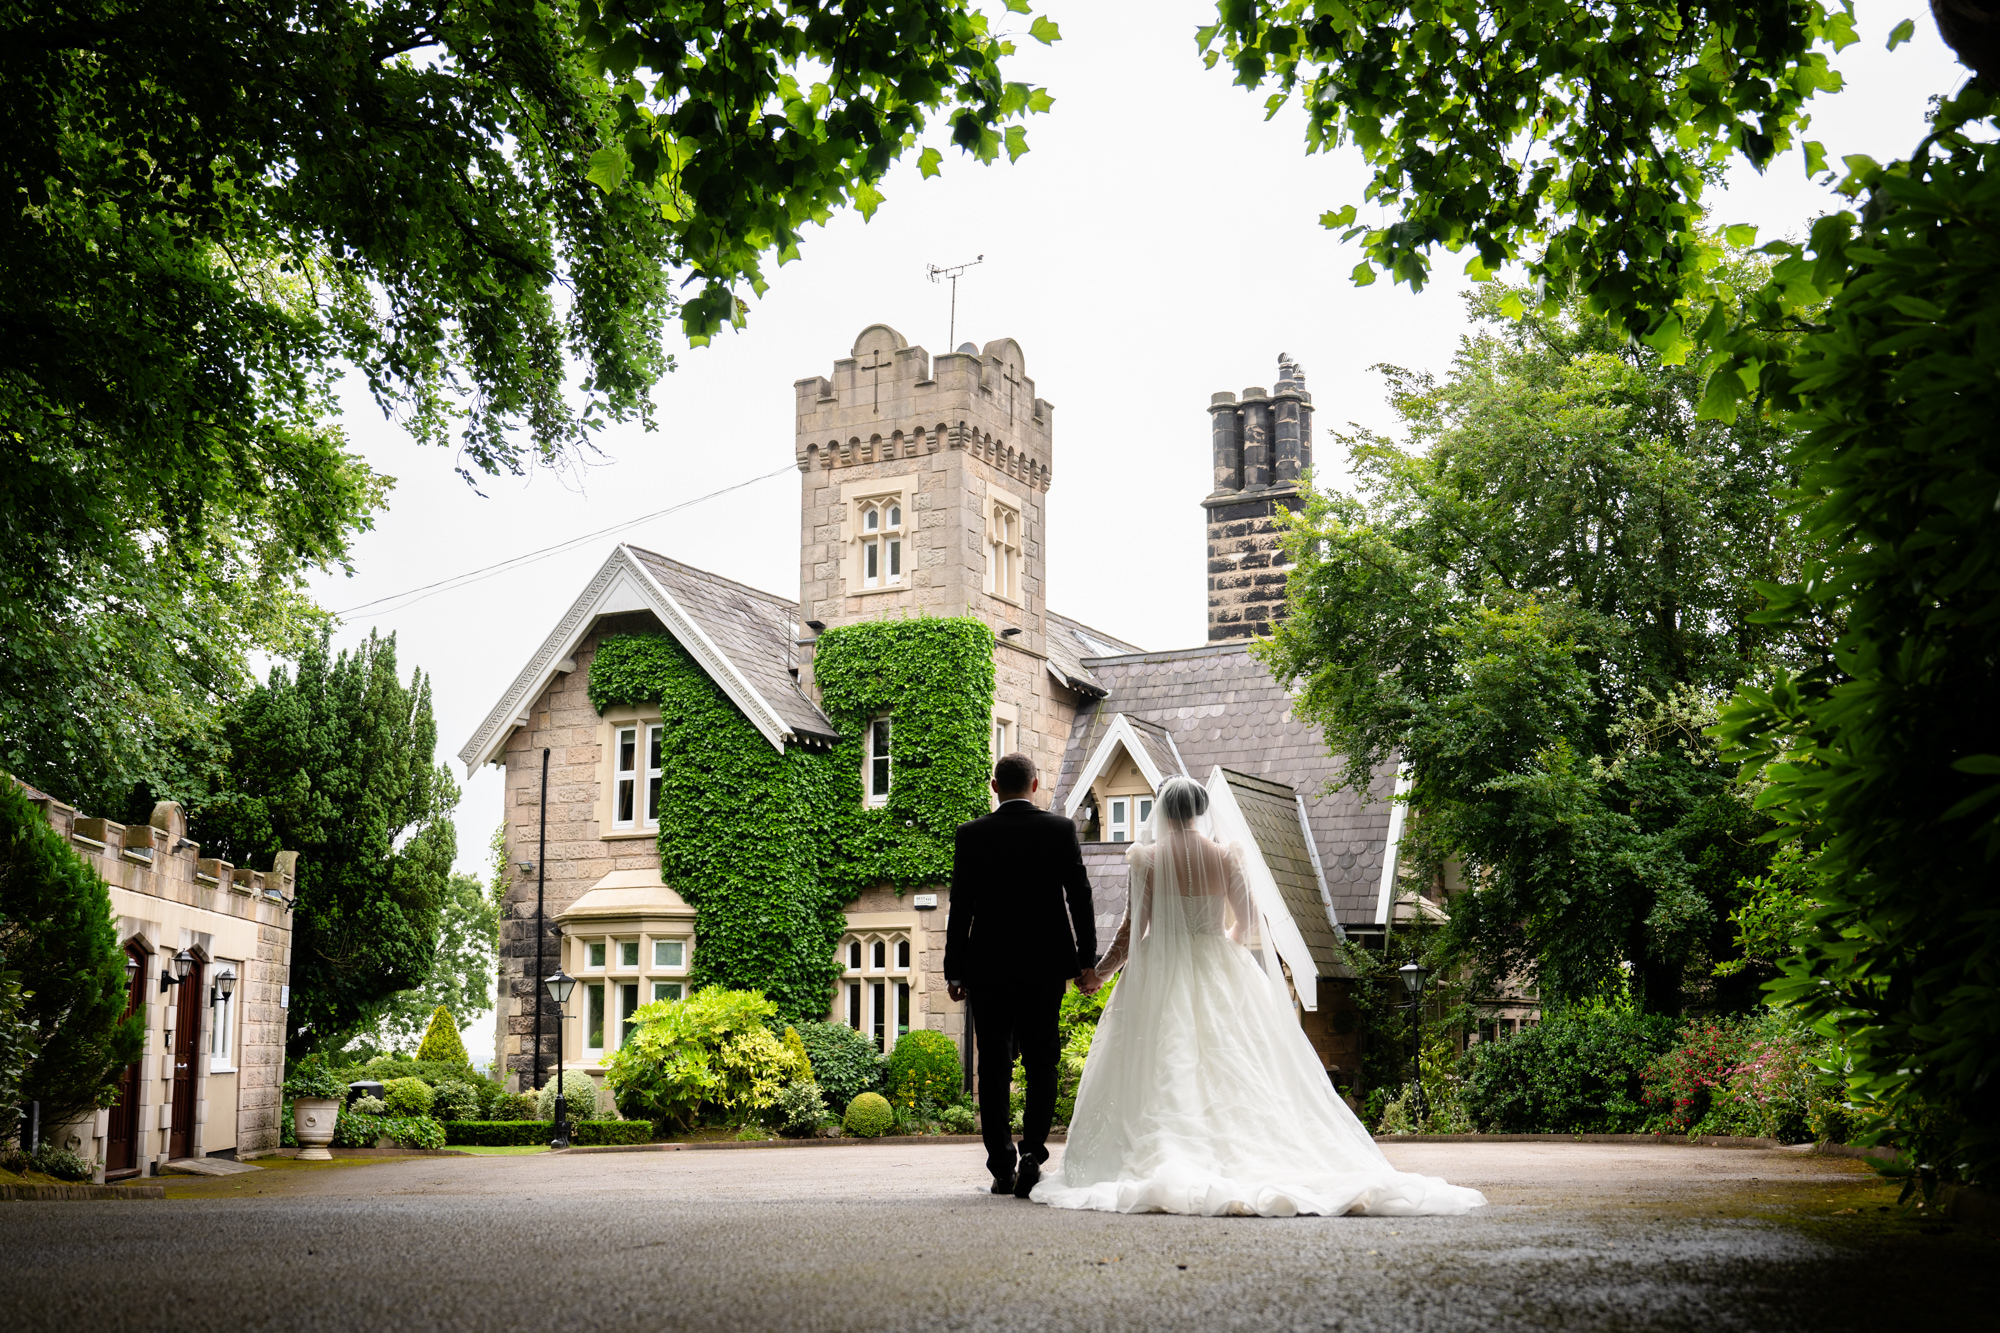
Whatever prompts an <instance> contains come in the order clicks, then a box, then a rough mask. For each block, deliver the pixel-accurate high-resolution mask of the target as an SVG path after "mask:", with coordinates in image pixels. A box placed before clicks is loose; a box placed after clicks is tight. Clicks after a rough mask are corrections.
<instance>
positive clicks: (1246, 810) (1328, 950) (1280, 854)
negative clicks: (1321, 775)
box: [1222, 768, 1346, 976]
mask: <svg viewBox="0 0 2000 1333" xmlns="http://www.w3.org/2000/svg"><path fill="white" fill-rule="evenodd" d="M1222 780H1223V781H1224V782H1227V783H1228V784H1229V790H1230V791H1231V793H1233V794H1234V795H1235V797H1236V807H1237V809H1239V810H1241V811H1242V812H1243V819H1244V822H1245V823H1247V824H1249V825H1250V836H1252V837H1253V838H1255V839H1256V840H1257V850H1258V851H1260V852H1262V853H1263V856H1264V864H1265V865H1266V866H1269V867H1270V870H1271V878H1273V879H1275V880H1276V881H1277V882H1278V892H1279V893H1280V894H1281V895H1283V897H1284V899H1285V907H1286V908H1287V909H1288V910H1289V911H1290V912H1291V914H1292V920H1293V921H1294V922H1295V923H1297V925H1298V928H1299V934H1300V935H1302V936H1304V937H1305V941H1306V949H1307V951H1308V952H1309V953H1311V954H1312V960H1313V964H1314V966H1316V967H1317V968H1318V969H1319V972H1320V975H1321V976H1341V975H1344V974H1345V973H1346V966H1345V964H1343V963H1342V961H1341V958H1340V950H1339V947H1338V944H1339V936H1338V935H1336V934H1335V933H1334V928H1333V924H1332V923H1331V922H1330V921H1328V920H1327V915H1326V900H1325V899H1323V898H1321V897H1320V891H1319V874H1318V872H1316V871H1315V870H1314V869H1313V862H1312V852H1311V850H1310V849H1309V848H1308V847H1307V846H1306V832H1305V830H1304V829H1303V828H1301V827H1299V802H1298V797H1297V796H1296V795H1295V794H1294V793H1293V792H1292V789H1291V788H1290V787H1287V786H1285V785H1284V784H1283V783H1278V782H1267V781H1265V780H1264V779H1263V778H1253V777H1250V776H1249V775H1248V774H1244V773H1236V772H1232V771H1231V770H1229V769H1226V768H1225V769H1224V770H1222Z"/></svg>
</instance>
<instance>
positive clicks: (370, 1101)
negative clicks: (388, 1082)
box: [347, 1096, 389, 1115]
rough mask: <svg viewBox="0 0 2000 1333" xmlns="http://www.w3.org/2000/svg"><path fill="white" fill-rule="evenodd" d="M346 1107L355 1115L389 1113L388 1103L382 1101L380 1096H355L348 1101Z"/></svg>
mask: <svg viewBox="0 0 2000 1333" xmlns="http://www.w3.org/2000/svg"><path fill="white" fill-rule="evenodd" d="M347 1109H348V1110H350V1111H352V1112H354V1113H355V1114H356V1115H387V1114H389V1103H387V1102H385V1101H383V1100H382V1099H381V1098H380V1097H373V1096H362V1097H356V1098H355V1099H354V1100H353V1101H351V1102H349V1103H348V1104H347Z"/></svg>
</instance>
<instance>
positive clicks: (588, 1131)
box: [444, 1120, 653, 1148]
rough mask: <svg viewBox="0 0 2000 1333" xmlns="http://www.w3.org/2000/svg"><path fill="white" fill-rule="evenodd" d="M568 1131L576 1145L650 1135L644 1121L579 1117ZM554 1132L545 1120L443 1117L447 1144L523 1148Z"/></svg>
mask: <svg viewBox="0 0 2000 1333" xmlns="http://www.w3.org/2000/svg"><path fill="white" fill-rule="evenodd" d="M570 1130H571V1133H570V1138H569V1141H570V1142H571V1143H573V1144H575V1145H577V1146H578V1147H592V1146H595V1145H598V1144H606V1143H648V1142H651V1141H652V1137H653V1125H652V1122H651V1121H648V1120H579V1121H574V1122H572V1124H571V1126H570ZM554 1135H555V1125H554V1124H553V1123H552V1122H550V1121H547V1120H447V1121H445V1125H444V1141H445V1144H446V1146H448V1147H461V1148H527V1147H532V1146H534V1145H535V1144H538V1143H547V1142H548V1141H549V1140H550V1139H551V1138H552V1137H554Z"/></svg>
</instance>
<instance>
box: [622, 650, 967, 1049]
mask: <svg viewBox="0 0 2000 1333" xmlns="http://www.w3.org/2000/svg"><path fill="white" fill-rule="evenodd" d="M813 673H814V677H815V679H816V680H817V682H818V684H819V688H820V692H821V702H822V706H823V707H824V709H825V710H826V713H827V715H828V717H830V718H831V719H832V720H833V722H834V724H835V725H836V726H838V727H839V728H840V731H841V736H842V739H841V740H839V741H838V742H836V743H835V745H834V747H833V749H832V751H831V752H827V751H809V750H807V749H804V748H803V747H798V746H793V747H790V748H788V749H786V750H785V752H784V753H783V754H778V753H775V752H774V751H773V750H772V748H771V746H770V744H769V742H767V741H765V740H764V739H763V737H762V736H761V735H759V734H758V733H757V731H756V729H755V728H754V727H752V726H751V724H750V722H749V720H748V719H747V718H745V717H744V716H743V714H742V713H741V712H740V711H739V710H738V709H737V708H736V706H735V704H734V703H732V702H731V701H730V700H729V698H728V697H727V696H726V695H724V694H723V693H722V691H721V690H720V689H718V688H717V687H716V686H715V684H714V682H712V681H711V680H710V679H709V678H708V676H707V675H706V674H704V673H703V671H702V669H701V667H700V666H699V665H698V664H697V663H696V662H695V661H694V659H693V658H691V657H689V656H688V654H687V653H686V652H685V651H684V650H683V649H682V648H681V647H680V645H679V644H678V643H676V642H675V641H674V640H673V639H672V638H671V637H670V636H668V635H664V634H660V635H614V636H611V637H608V638H606V639H604V640H603V641H602V642H600V643H599V645H598V648H597V652H596V656H595V657H594V658H593V660H592V662H591V665H590V699H591V703H592V705H593V706H595V707H596V708H598V709H599V710H602V709H604V708H606V707H609V706H611V705H612V704H617V703H648V704H651V703H657V704H659V705H660V708H661V713H662V715H663V717H665V718H666V719H667V721H666V723H665V725H666V728H667V734H666V737H665V740H664V744H663V746H662V750H663V754H664V756H665V759H666V764H665V772H664V775H663V788H662V794H661V800H660V810H661V815H660V843H659V845H660V864H661V867H662V870H661V873H662V875H663V876H664V877H665V878H666V881H667V882H668V883H669V884H671V885H673V887H674V888H675V889H676V891H678V892H679V893H680V894H681V895H682V896H683V897H684V898H686V899H687V901H688V902H689V903H691V904H693V905H694V908H695V910H696V912H697V914H698V915H697V918H696V934H697V937H698V939H699V941H700V943H699V945H698V947H697V948H696V949H695V955H694V964H693V968H694V970H693V979H694V983H695V985H697V986H715V985H722V986H731V987H738V988H748V989H754V990H758V991H761V992H763V993H764V994H765V995H768V996H769V997H770V998H771V1000H772V1001H773V1002H774V1003H775V1004H776V1005H777V1006H778V1008H779V1012H780V1013H782V1014H783V1015H784V1016H785V1017H786V1018H787V1019H788V1020H790V1021H795V1022H805V1021H808V1020H810V1019H814V1018H818V1017H821V1016H823V1015H824V1014H825V1013H826V1008H827V995H828V988H829V987H830V986H831V985H832V984H833V979H834V977H835V976H836V975H837V974H838V972H839V969H840V964H839V962H838V960H837V959H836V958H835V956H834V954H835V946H836V945H837V944H838V943H839V939H840V932H841V930H842V929H843V927H844V925H845V917H844V916H843V914H842V910H841V909H842V908H843V906H844V905H845V904H847V903H848V902H850V901H851V900H852V899H853V898H854V897H855V896H856V895H857V894H859V893H860V892H861V891H862V890H864V889H867V888H870V887H874V886H877V885H888V886H891V887H893V888H895V889H897V890H899V891H900V890H902V889H905V888H909V887H913V886H918V885H933V884H941V883H944V882H945V881H946V880H947V879H948V878H949V877H950V874H951V851H952V833H953V831H954V830H955V829H956V828H957V827H958V825H959V824H961V823H963V822H964V821H966V820H968V819H971V818H973V817H974V816H975V815H977V814H981V813H984V812H985V810H986V808H987V800H986V792H987V788H986V780H987V777H988V773H989V758H988V755H987V747H988V744H989V742H988V730H989V727H990V726H991V717H992V711H993V632H992V630H990V629H988V628H987V627H986V626H985V625H984V624H983V623H981V622H979V621H976V620H965V619H934V618H924V619H917V620H886V621H870V622H865V623H862V624H857V625H844V626H840V627H838V628H835V629H831V630H828V631H827V632H826V633H825V634H823V635H821V636H820V638H819V640H818V642H817V645H816V647H815V649H814V662H813ZM884 714H887V715H888V716H889V717H890V719H891V730H890V746H891V751H890V753H891V760H892V763H893V772H894V774H895V778H894V781H893V783H892V785H891V788H890V793H889V800H888V802H887V804H885V805H880V806H867V805H865V804H864V803H863V800H862V793H861V775H862V770H863V767H864V744H865V737H866V734H867V729H868V723H869V721H870V720H871V719H873V718H875V717H878V716H881V715H884Z"/></svg>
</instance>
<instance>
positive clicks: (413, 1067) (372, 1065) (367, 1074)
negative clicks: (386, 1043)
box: [348, 1055, 478, 1088]
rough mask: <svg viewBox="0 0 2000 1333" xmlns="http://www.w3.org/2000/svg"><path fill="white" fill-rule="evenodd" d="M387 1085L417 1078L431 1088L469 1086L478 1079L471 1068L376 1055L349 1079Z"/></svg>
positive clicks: (450, 1063)
mask: <svg viewBox="0 0 2000 1333" xmlns="http://www.w3.org/2000/svg"><path fill="white" fill-rule="evenodd" d="M348 1077H349V1078H357V1079H358V1078H371V1079H374V1080H375V1081H376V1082H378V1083H387V1082H388V1081H389V1080H390V1079H392V1078H417V1079H422V1080H423V1081H424V1082H425V1083H428V1084H430V1086H432V1087H433V1088H435V1087H436V1086H438V1084H440V1083H470V1082H472V1081H473V1079H475V1078H476V1077H478V1076H477V1075H476V1074H475V1073H474V1072H473V1071H472V1068H471V1066H469V1065H466V1064H463V1063H458V1064H454V1063H452V1062H450V1061H445V1060H412V1059H410V1058H409V1057H407V1056H402V1055H378V1056H376V1057H375V1058H373V1059H372V1060H370V1061H368V1063H366V1064H364V1065H362V1066H360V1067H359V1068H358V1069H356V1070H355V1071H353V1072H352V1073H350V1074H349V1075H348Z"/></svg>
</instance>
